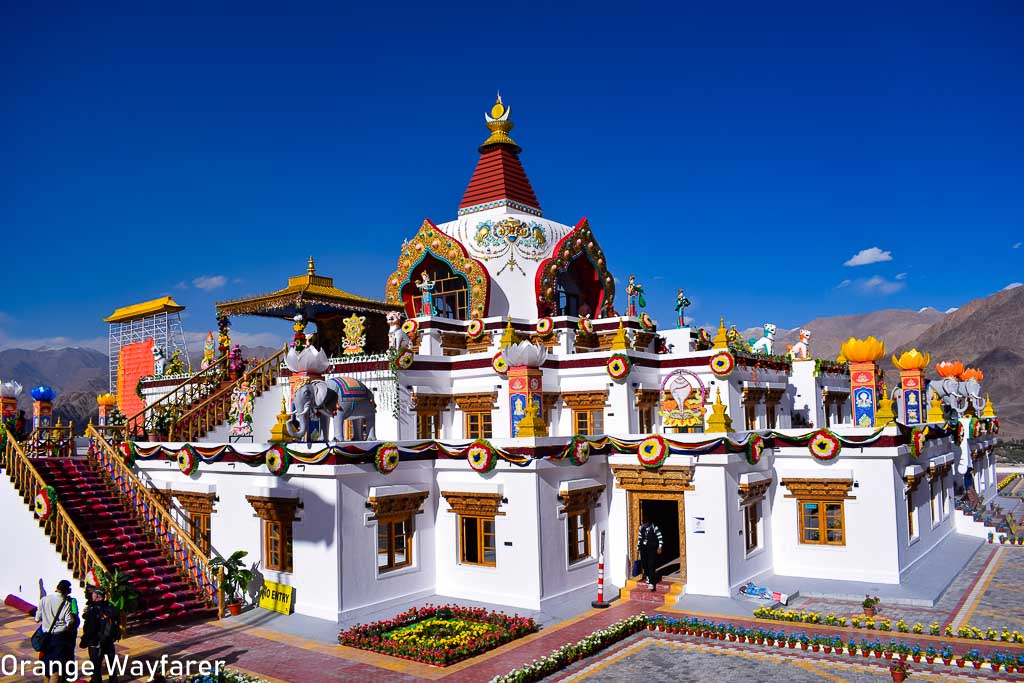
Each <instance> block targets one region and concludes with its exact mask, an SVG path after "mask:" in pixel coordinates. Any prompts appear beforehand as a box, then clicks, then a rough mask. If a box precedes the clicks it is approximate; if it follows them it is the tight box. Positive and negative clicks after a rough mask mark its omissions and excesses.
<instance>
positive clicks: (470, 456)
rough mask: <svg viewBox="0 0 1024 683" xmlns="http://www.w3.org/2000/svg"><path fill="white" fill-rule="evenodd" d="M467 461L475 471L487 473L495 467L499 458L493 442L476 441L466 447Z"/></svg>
mask: <svg viewBox="0 0 1024 683" xmlns="http://www.w3.org/2000/svg"><path fill="white" fill-rule="evenodd" d="M466 462H468V463H469V466H470V468H472V470H473V471H474V472H479V473H480V474H486V473H487V472H490V471H491V470H493V469H494V466H495V465H496V464H497V458H496V456H495V455H494V449H493V448H491V444H489V443H487V442H486V441H474V442H473V443H471V444H470V445H469V448H467V449H466Z"/></svg>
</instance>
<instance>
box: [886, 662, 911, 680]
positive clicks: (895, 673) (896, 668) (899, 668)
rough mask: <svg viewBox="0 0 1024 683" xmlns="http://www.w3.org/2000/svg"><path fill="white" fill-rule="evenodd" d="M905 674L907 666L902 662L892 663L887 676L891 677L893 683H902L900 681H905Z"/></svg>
mask: <svg viewBox="0 0 1024 683" xmlns="http://www.w3.org/2000/svg"><path fill="white" fill-rule="evenodd" d="M907 672H908V669H907V664H906V662H903V661H897V662H893V664H892V665H891V666H890V667H889V675H890V676H892V680H893V681H894V683H902V681H904V680H906V678H907V675H908V673H907Z"/></svg>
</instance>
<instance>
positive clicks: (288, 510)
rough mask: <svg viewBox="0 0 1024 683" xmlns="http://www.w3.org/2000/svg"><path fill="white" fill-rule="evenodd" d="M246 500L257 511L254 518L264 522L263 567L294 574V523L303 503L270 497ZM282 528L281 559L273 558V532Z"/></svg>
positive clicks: (253, 497) (262, 537) (249, 497)
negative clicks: (271, 548)
mask: <svg viewBox="0 0 1024 683" xmlns="http://www.w3.org/2000/svg"><path fill="white" fill-rule="evenodd" d="M245 499H246V500H247V501H249V504H250V505H252V507H253V510H255V513H256V514H255V515H253V516H254V517H259V518H260V519H261V520H263V524H262V525H261V529H262V531H261V534H260V535H261V541H262V546H263V566H264V568H266V569H268V570H270V571H278V572H283V573H286V574H288V573H292V572H293V571H294V568H295V567H294V561H293V555H294V543H295V534H294V529H293V528H292V523H293V522H294V521H295V519H296V511H297V510H298V508H299V506H300V505H301V503H300V502H299V499H298V498H275V497H270V496H246V497H245ZM275 528H280V533H279V535H278V536H279V540H280V542H281V545H282V548H281V557H280V558H278V559H274V558H272V557H271V550H270V547H271V541H272V540H274V539H273V538H272V532H273V531H274V529H275Z"/></svg>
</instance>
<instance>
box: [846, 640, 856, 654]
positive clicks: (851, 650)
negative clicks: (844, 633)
mask: <svg viewBox="0 0 1024 683" xmlns="http://www.w3.org/2000/svg"><path fill="white" fill-rule="evenodd" d="M846 654H848V655H850V656H851V657H856V656H857V641H856V640H854V639H853V638H850V640H849V642H847V643H846Z"/></svg>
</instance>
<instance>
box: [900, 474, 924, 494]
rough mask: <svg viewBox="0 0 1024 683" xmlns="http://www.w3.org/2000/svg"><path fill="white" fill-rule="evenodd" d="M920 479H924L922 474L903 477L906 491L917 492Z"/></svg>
mask: <svg viewBox="0 0 1024 683" xmlns="http://www.w3.org/2000/svg"><path fill="white" fill-rule="evenodd" d="M922 479H924V472H918V473H917V474H905V475H903V483H904V484H906V485H907V491H909V492H910V493H913V492H914V491H916V490H917V485H918V484H920V483H921V480H922Z"/></svg>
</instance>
